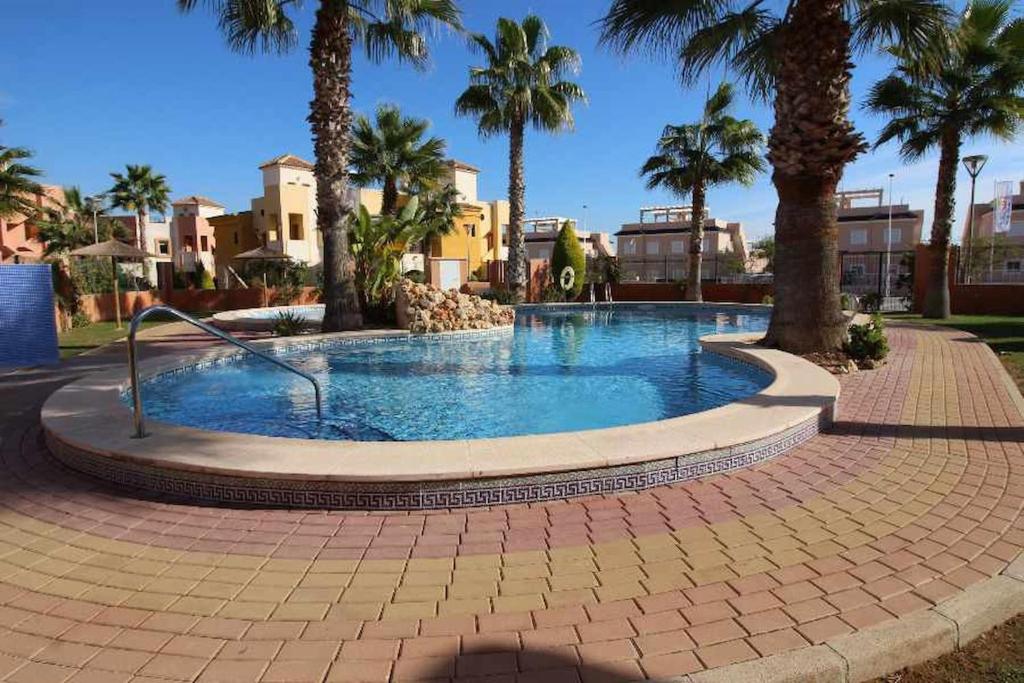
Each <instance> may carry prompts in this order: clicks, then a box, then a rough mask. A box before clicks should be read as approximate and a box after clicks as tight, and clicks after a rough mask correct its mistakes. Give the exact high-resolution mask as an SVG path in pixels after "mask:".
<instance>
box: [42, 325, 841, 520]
mask: <svg viewBox="0 0 1024 683" xmlns="http://www.w3.org/2000/svg"><path fill="white" fill-rule="evenodd" d="M503 332H506V333H507V331H506V330H502V329H497V330H483V331H473V332H468V333H466V332H463V333H448V334H446V335H440V337H441V338H445V337H454V338H458V337H460V336H463V335H466V336H482V335H483V334H486V335H488V336H489V335H492V334H500V333H503ZM408 336H409V333H408V332H404V331H397V330H391V331H388V330H385V331H363V332H356V333H340V334H335V335H311V336H307V337H302V338H300V339H298V340H296V339H295V338H285V339H272V340H264V341H259V342H256V345H257V346H261V347H264V348H267V347H269V348H280V347H282V346H284V347H289V346H293V345H295V344H299V345H304V344H317V343H323V342H325V341H327V342H331V343H345V342H346V341H348V340H353V341H355V340H359V341H363V342H366V341H369V342H376V341H381V342H385V341H394V340H396V339H402V338H406V337H408ZM760 336H761V334H760V333H757V334H748V333H739V334H728V335H710V336H705V337H702V338H701V339H700V343H701V345H702V346H703V347H704V348H705V349H706V350H708V351H711V352H714V353H719V354H722V355H725V356H728V357H732V358H735V359H738V360H740V361H742V362H746V363H750V364H752V365H755V366H758V367H760V368H762V369H765V370H767V371H768V372H770V373H772V374H773V375H774V379H773V381H772V382H771V384H770V385H769V386H768V387H766V388H765V389H764V390H762V391H761V392H758V393H757V394H754V395H752V396H750V397H747V398H745V399H740V400H739V401H736V402H733V403H730V404H727V405H725V406H721V407H719V408H714V409H712V410H707V411H703V412H699V413H693V414H690V415H684V416H681V417H677V418H670V419H667V420H660V421H657V422H648V423H642V424H635V425H629V426H623V427H611V428H604V429H595V430H588V431H580V432H561V433H556V434H544V435H529V436H513V437H500V438H490V439H464V440H457V441H409V442H369V441H327V440H309V439H295V438H287V437H272V436H261V435H253V434H239V433H230V432H215V431H210V430H201V429H195V428H191V427H183V426H179V425H172V424H168V423H163V422H159V421H155V420H151V421H149V432H150V435H149V436H147V437H146V438H145V439H135V438H132V437H131V436H130V435H131V413H130V410H129V409H128V407H127V406H125V405H124V404H123V403H122V402H121V400H120V398H119V397H120V394H121V392H122V390H123V389H124V387H125V383H126V381H127V378H126V376H125V375H126V373H125V371H124V370H123V369H118V370H111V371H106V372H103V373H97V374H94V375H89V376H86V377H85V378H83V379H80V380H78V381H77V382H74V383H72V384H69V385H67V386H66V387H64V388H62V389H60V390H59V391H57V392H55V393H54V394H53V395H52V396H51V397H50V398H49V399H48V400H47V402H46V404H45V405H44V406H43V409H42V424H43V429H44V432H45V435H46V439H47V442H48V443H49V445H50V447H51V450H52V451H53V452H54V453H55V455H57V457H58V458H60V459H61V460H62V461H64V462H65V463H66V464H67V465H69V466H70V467H72V468H74V469H77V470H79V471H83V472H86V473H88V474H91V475H93V476H96V477H99V478H102V479H107V480H111V481H114V482H115V483H118V484H121V485H124V486H129V487H136V488H146V489H150V490H156V491H162V492H166V493H171V494H172V495H177V494H180V495H184V496H186V497H189V498H199V499H202V500H220V501H225V502H233V503H246V504H254V505H282V506H303V507H305V506H317V507H338V508H345V507H360V508H364V507H374V508H378V509H406V508H415V509H422V508H431V507H464V506H477V505H492V504H503V503H509V502H533V501H539V500H548V499H553V498H564V497H569V496H577V495H589V494H594V493H608V492H617V491H625V490H639V489H643V488H649V487H650V486H655V485H660V484H666V483H673V482H676V481H684V480H687V479H692V478H695V477H699V476H704V475H707V474H713V473H715V472H720V471H726V470H729V469H735V468H737V467H743V466H746V465H749V464H752V463H755V462H758V461H760V460H764V459H767V458H770V457H774V456H775V455H778V454H779V453H782V452H785V451H786V450H788V449H789V448H792V447H793V446H795V445H797V444H799V443H801V442H802V441H804V440H806V439H808V438H810V437H812V436H813V435H814V434H816V433H817V432H818V431H819V430H820V429H821V428H823V427H824V426H827V425H829V424H831V422H832V421H833V420H834V419H835V416H836V402H837V400H838V396H839V383H838V382H837V381H836V379H835V378H834V377H833V376H832V375H830V374H829V373H828V372H826V371H825V370H823V369H821V368H819V367H818V366H816V365H813V364H812V363H810V362H808V361H806V360H804V359H802V358H799V357H797V356H793V355H790V354H787V353H784V352H781V351H777V350H774V349H769V348H765V347H762V346H758V345H756V344H755V343H754V342H755V341H756V340H757V339H759V338H760ZM235 354H237V351H235V350H233V349H216V350H212V351H209V352H205V353H203V354H200V355H198V356H196V355H195V354H194V353H187V354H185V353H181V354H175V355H173V356H170V357H168V358H163V359H159V360H155V361H149V362H144V363H143V364H142V368H141V369H142V374H143V376H144V377H151V376H153V375H155V374H160V373H162V372H167V371H169V370H172V369H176V368H181V367H182V366H191V365H195V364H200V363H204V362H216V361H217V360H219V359H223V358H225V357H230V356H232V355H235ZM299 463H301V465H300V464H299Z"/></svg>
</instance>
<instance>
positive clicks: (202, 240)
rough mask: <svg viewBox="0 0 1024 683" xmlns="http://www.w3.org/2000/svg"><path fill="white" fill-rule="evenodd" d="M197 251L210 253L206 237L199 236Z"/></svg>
mask: <svg viewBox="0 0 1024 683" xmlns="http://www.w3.org/2000/svg"><path fill="white" fill-rule="evenodd" d="M199 251H210V241H209V240H208V239H207V237H206V235H201V236H200V237H199Z"/></svg>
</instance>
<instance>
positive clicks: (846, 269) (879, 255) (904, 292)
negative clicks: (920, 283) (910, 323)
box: [839, 251, 914, 311]
mask: <svg viewBox="0 0 1024 683" xmlns="http://www.w3.org/2000/svg"><path fill="white" fill-rule="evenodd" d="M886 263H888V268H886ZM839 274H840V281H839V286H840V290H841V291H842V292H843V293H845V294H851V295H853V296H856V297H857V298H859V299H862V300H863V299H865V298H871V299H873V300H875V301H876V302H877V303H878V306H879V310H882V311H906V310H909V309H910V307H911V305H912V297H913V286H914V252H912V251H894V252H884V251H861V252H849V251H844V252H839Z"/></svg>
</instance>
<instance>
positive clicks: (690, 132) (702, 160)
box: [640, 83, 765, 301]
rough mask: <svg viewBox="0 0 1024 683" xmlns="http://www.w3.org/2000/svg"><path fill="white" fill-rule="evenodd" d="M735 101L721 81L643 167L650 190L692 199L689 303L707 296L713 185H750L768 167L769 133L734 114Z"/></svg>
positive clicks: (663, 138)
mask: <svg viewBox="0 0 1024 683" xmlns="http://www.w3.org/2000/svg"><path fill="white" fill-rule="evenodd" d="M732 102H733V90H732V86H731V85H729V84H728V83H722V84H721V85H719V86H718V90H716V91H715V93H714V94H713V95H711V96H710V97H709V98H708V100H707V102H705V103H704V114H703V116H701V119H700V121H698V122H697V123H687V124H683V125H681V126H666V127H665V131H664V132H663V133H662V134H661V139H660V140H659V141H658V153H657V154H655V155H654V156H652V157H650V158H649V159H647V161H646V163H644V166H643V168H642V169H641V170H640V175H642V176H647V187H648V189H652V190H653V189H654V188H658V187H662V188H665V189H667V190H669V191H670V192H672V193H674V194H676V195H678V196H679V197H691V198H692V201H691V207H690V208H691V209H692V213H691V218H690V263H689V272H688V274H687V282H686V299H687V300H688V301H703V300H704V298H703V296H702V294H701V287H700V280H701V261H702V255H701V252H702V248H703V243H704V208H705V206H706V205H707V202H706V200H707V190H708V188H709V187H714V186H715V185H724V184H726V183H740V184H742V185H750V184H752V183H753V182H754V178H755V177H756V176H757V174H758V173H760V172H762V171H763V170H764V169H765V163H764V159H763V158H762V156H761V147H762V145H763V144H764V136H762V135H761V131H759V130H758V129H757V126H756V125H754V122H753V121H750V120H748V119H743V120H737V119H735V118H733V117H732V116H730V115H729V109H730V108H731V107H732Z"/></svg>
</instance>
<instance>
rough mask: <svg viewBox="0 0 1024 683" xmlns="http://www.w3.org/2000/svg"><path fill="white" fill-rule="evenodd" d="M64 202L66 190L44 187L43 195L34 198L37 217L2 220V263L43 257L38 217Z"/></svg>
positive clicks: (15, 217)
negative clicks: (37, 222)
mask: <svg viewBox="0 0 1024 683" xmlns="http://www.w3.org/2000/svg"><path fill="white" fill-rule="evenodd" d="M63 201H64V190H63V189H62V188H60V187H58V186H56V185H43V192H42V194H36V195H33V196H32V204H33V205H35V206H36V207H38V214H37V215H35V216H24V215H15V216H11V217H10V218H0V263H24V262H26V261H38V260H40V259H42V257H43V247H44V245H43V243H42V242H40V241H39V228H38V226H37V225H36V220H37V219H38V215H39V214H41V213H42V212H43V211H45V210H46V209H50V208H55V207H57V206H59V205H60V204H61V203H62V202H63Z"/></svg>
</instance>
